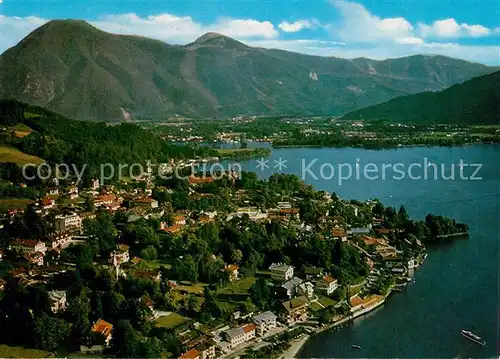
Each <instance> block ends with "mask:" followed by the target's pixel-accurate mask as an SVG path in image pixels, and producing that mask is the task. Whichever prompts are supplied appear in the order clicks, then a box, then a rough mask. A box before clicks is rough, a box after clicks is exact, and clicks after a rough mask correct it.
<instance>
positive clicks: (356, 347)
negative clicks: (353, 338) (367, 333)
mask: <svg viewBox="0 0 500 359" xmlns="http://www.w3.org/2000/svg"><path fill="white" fill-rule="evenodd" d="M352 347H353V348H354V349H361V347H360V346H359V345H356V344H353V345H352Z"/></svg>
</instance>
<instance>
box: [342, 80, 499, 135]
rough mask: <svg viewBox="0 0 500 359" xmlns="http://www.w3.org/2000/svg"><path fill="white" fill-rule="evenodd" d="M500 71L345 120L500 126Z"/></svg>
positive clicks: (371, 107)
mask: <svg viewBox="0 0 500 359" xmlns="http://www.w3.org/2000/svg"><path fill="white" fill-rule="evenodd" d="M499 89H500V71H499V72H495V73H493V74H489V75H484V76H480V77H477V78H474V79H472V80H469V81H466V82H464V83H461V84H458V85H454V86H452V87H450V88H448V89H446V90H443V91H439V92H425V93H420V94H416V95H410V96H404V97H399V98H395V99H393V100H390V101H388V102H385V103H382V104H379V105H375V106H370V107H367V108H364V109H361V110H358V111H353V112H350V113H348V114H346V115H345V116H344V117H343V118H344V119H346V120H358V119H364V120H382V121H393V122H411V123H458V124H490V125H498V124H500V91H499Z"/></svg>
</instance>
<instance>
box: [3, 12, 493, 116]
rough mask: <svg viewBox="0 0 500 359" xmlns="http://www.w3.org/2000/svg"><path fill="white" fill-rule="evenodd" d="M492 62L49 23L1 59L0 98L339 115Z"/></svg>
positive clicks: (95, 112)
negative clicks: (325, 52) (295, 49)
mask: <svg viewBox="0 0 500 359" xmlns="http://www.w3.org/2000/svg"><path fill="white" fill-rule="evenodd" d="M493 70H494V69H493V68H490V67H487V66H484V65H481V64H475V63H469V62H466V61H462V60H457V59H452V58H447V57H443V56H411V57H406V58H400V59H392V60H385V61H375V60H370V59H355V60H345V59H339V58H332V57H318V56H308V55H303V54H297V53H292V52H287V51H281V50H268V49H261V48H252V47H249V46H247V45H245V44H243V43H241V42H239V41H236V40H234V39H231V38H228V37H226V36H223V35H220V34H216V33H208V34H206V35H204V36H202V37H200V38H199V39H198V40H197V41H195V42H193V43H191V44H188V45H185V46H172V45H168V44H165V43H163V42H161V41H157V40H151V39H147V38H142V37H137V36H118V35H112V34H109V33H105V32H103V31H100V30H98V29H97V28H95V27H93V26H91V25H89V24H88V23H86V22H84V21H76V20H58V21H51V22H49V23H47V24H45V25H43V26H41V27H40V28H38V29H37V30H35V31H33V32H32V33H31V34H29V35H28V36H27V37H26V38H25V39H23V40H22V41H21V42H20V43H19V44H18V45H16V46H14V47H12V48H10V49H9V50H7V51H6V52H5V53H4V54H2V55H1V56H0V98H11V97H13V98H15V99H18V100H21V101H25V102H28V103H33V104H37V105H41V106H44V107H47V108H50V109H52V110H55V111H58V112H60V113H63V114H65V115H67V116H71V117H75V118H78V119H92V120H105V121H111V120H121V119H123V118H124V113H127V112H129V113H131V114H132V117H133V118H134V117H135V118H138V117H140V116H159V115H165V114H183V115H188V116H193V117H196V116H198V117H207V116H209V117H220V116H232V115H239V114H268V115H279V114H287V115H293V114H299V115H304V114H340V113H345V112H347V111H351V110H354V109H358V108H361V107H366V106H369V105H373V104H376V103H381V102H384V101H387V100H389V99H392V98H394V97H398V96H402V95H407V94H413V93H417V92H422V91H434V90H440V89H443V88H446V87H449V86H451V85H453V84H456V83H460V82H462V81H465V80H468V79H470V78H473V77H476V76H480V75H483V74H486V73H489V72H492V71H493Z"/></svg>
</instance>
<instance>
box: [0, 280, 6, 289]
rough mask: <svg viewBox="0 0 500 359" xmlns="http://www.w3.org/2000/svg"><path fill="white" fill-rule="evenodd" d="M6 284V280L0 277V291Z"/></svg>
mask: <svg viewBox="0 0 500 359" xmlns="http://www.w3.org/2000/svg"><path fill="white" fill-rule="evenodd" d="M6 284H7V282H6V281H5V280H4V279H2V278H0V292H3V291H4V290H5V285H6Z"/></svg>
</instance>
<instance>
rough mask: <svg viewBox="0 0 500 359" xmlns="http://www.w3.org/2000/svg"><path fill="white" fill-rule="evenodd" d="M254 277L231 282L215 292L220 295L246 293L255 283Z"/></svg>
mask: <svg viewBox="0 0 500 359" xmlns="http://www.w3.org/2000/svg"><path fill="white" fill-rule="evenodd" d="M255 280H256V279H255V277H246V278H243V279H240V280H238V281H235V282H232V283H231V284H229V285H228V286H227V287H226V288H223V289H221V290H219V291H218V292H217V294H222V295H248V291H249V290H250V287H251V286H252V285H253V284H254V283H255Z"/></svg>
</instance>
